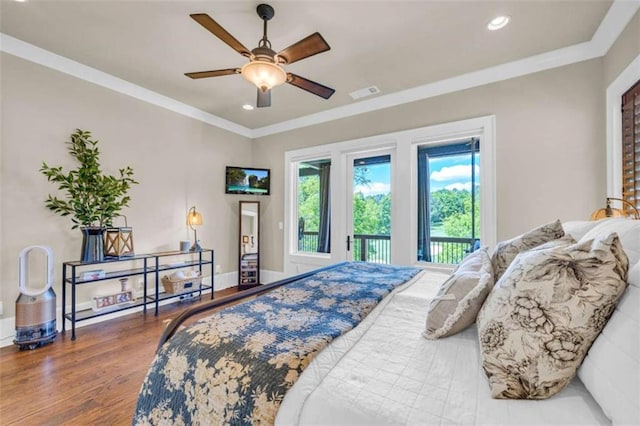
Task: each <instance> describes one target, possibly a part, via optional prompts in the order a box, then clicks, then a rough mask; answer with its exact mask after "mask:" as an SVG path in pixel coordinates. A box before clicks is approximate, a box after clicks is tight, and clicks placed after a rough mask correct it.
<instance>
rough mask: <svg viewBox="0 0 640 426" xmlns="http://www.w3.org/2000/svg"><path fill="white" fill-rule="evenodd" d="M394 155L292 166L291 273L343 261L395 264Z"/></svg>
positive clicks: (345, 156) (328, 158) (337, 156)
mask: <svg viewBox="0 0 640 426" xmlns="http://www.w3.org/2000/svg"><path fill="white" fill-rule="evenodd" d="M393 155H394V151H393V150H390V149H386V148H385V149H376V150H368V151H359V152H358V153H353V152H346V153H345V152H337V153H335V152H334V153H333V154H330V155H318V156H313V157H308V158H304V159H300V160H299V161H296V160H291V161H289V162H288V164H289V179H288V180H287V182H286V184H285V186H286V188H285V192H286V194H288V195H289V197H290V199H289V200H288V201H287V202H286V205H287V206H288V209H289V211H288V215H287V217H288V218H290V219H288V220H287V230H288V231H289V232H288V237H287V241H288V249H287V251H286V253H285V272H286V273H287V274H294V273H300V272H304V271H307V270H310V269H315V268H318V267H320V266H324V265H329V264H332V263H336V262H341V261H345V260H364V261H369V262H377V263H391V262H392V255H391V235H392V226H391V223H392V210H393V209H392V197H391V192H392V191H391V188H392V164H393Z"/></svg>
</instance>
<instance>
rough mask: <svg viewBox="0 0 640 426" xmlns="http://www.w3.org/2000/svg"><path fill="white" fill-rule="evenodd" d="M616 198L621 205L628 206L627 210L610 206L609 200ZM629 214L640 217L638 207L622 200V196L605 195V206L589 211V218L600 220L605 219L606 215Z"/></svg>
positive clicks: (632, 216) (619, 215)
mask: <svg viewBox="0 0 640 426" xmlns="http://www.w3.org/2000/svg"><path fill="white" fill-rule="evenodd" d="M613 200H616V201H620V202H622V204H623V206H627V207H629V209H628V210H623V209H616V208H614V207H611V201H613ZM626 216H629V217H631V218H633V219H640V213H639V212H638V209H637V208H636V207H635V206H634V205H633V204H631V203H630V202H628V201H627V200H623V199H622V198H613V197H607V207H605V208H603V209H598V210H596V211H595V212H593V213H591V220H600V219H606V218H608V217H626Z"/></svg>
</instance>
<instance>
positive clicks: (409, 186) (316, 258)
mask: <svg viewBox="0 0 640 426" xmlns="http://www.w3.org/2000/svg"><path fill="white" fill-rule="evenodd" d="M472 136H476V137H479V138H480V143H481V146H482V158H483V160H482V161H483V163H482V167H481V170H480V185H481V189H480V196H481V201H480V203H481V209H482V213H481V224H480V227H481V228H480V229H481V236H480V238H481V239H482V241H483V245H487V246H489V247H490V248H492V247H493V246H495V244H496V238H497V207H496V192H497V188H496V178H495V176H496V159H495V144H496V132H495V116H494V115H487V116H482V117H477V118H470V119H465V120H459V121H454V122H449V123H442V124H435V125H431V126H427V127H421V128H417V129H410V130H402V131H398V132H393V133H387V134H380V135H375V136H369V137H364V138H360V139H353V140H348V141H344V142H336V143H329V144H324V145H317V146H313V147H308V148H302V149H295V150H291V151H287V152H285V154H284V166H285V174H284V175H285V182H284V183H285V185H284V186H285V194H284V206H283V207H284V215H285V217H284V244H283V254H284V271H285V274H293V273H297V272H302V271H303V270H304V269H303V268H310V267H312V266H314V265H318V266H320V265H322V264H326V262H327V261H331V260H333V261H340V260H342V259H338V257H339V255H340V253H339V252H338V250H335V249H334V247H332V252H333V253H331V255H330V256H324V255H322V254H314V255H311V254H296V253H292V252H291V247H293V246H292V241H293V238H294V236H295V235H297V223H295V224H294V222H296V220H294V218H296V216H295V214H296V211H295V209H296V205H297V187H296V185H294V184H293V182H295V179H296V174H297V168H296V167H293V166H294V164H295V163H296V162H299V161H305V160H314V159H321V158H330V159H331V164H332V176H331V186H332V191H337V190H338V189H337V188H339V187H340V186H341V185H342V186H344V180H345V178H346V168H347V167H346V161H347V160H346V158H347V156H348V155H349V154H353V153H358V152H363V151H372V150H375V149H380V150H383V149H394V150H395V157H392V158H394V159H393V160H392V165H391V167H392V169H394V170H395V171H394V172H393V176H392V194H394V201H393V206H392V223H406V224H408V226H402V227H396V226H393V225H392V226H393V239H394V244H393V246H392V254H391V256H392V263H394V264H398V265H407V266H420V267H429V268H437V267H438V265H437V264H433V263H424V262H417V261H416V256H415V254H416V249H417V161H416V159H417V151H418V146H419V145H422V144H436V143H442V142H446V141H450V140H451V141H453V140H460V139H464V138H468V137H472ZM334 166H335V169H334ZM334 195H335V196H334ZM342 195H344V194H342ZM331 197H332V206H331V234H332V235H331V239H332V241H342V236H343V235H346V231H347V230H346V229H345V226H344V224H343V223H341V221H343V218H344V217H345V215H346V207H345V200H343V199H341V198H340V195H339V194H338V193H332V195H331ZM294 203H295V204H294ZM445 267H446V268H447V269H450V267H451V265H445Z"/></svg>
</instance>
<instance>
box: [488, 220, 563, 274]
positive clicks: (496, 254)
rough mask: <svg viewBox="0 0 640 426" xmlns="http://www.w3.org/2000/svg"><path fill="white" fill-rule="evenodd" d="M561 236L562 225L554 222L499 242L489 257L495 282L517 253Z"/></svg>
mask: <svg viewBox="0 0 640 426" xmlns="http://www.w3.org/2000/svg"><path fill="white" fill-rule="evenodd" d="M563 235H564V230H563V229H562V223H560V221H559V220H556V221H555V222H552V223H549V224H547V225H542V226H539V227H537V228H534V229H532V230H531V231H529V232H526V233H524V234H522V235H519V236H517V237H515V238H512V239H510V240H507V241H501V242H499V243H498V244H497V245H496V248H495V249H494V250H493V254H492V255H491V263H493V276H494V278H495V281H496V282H498V280H499V279H500V277H501V276H502V274H503V273H504V271H506V270H507V268H508V267H509V264H510V263H511V262H512V261H513V259H515V257H516V256H517V255H518V253H521V252H523V251H527V250H529V249H532V248H534V247H537V246H539V245H541V244H544V243H546V242H548V241H552V240H556V239H558V238H560V237H562V236H563Z"/></svg>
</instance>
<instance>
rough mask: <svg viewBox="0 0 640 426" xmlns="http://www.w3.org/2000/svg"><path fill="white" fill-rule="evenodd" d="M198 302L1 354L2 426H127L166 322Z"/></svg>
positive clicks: (229, 291) (121, 319)
mask: <svg viewBox="0 0 640 426" xmlns="http://www.w3.org/2000/svg"><path fill="white" fill-rule="evenodd" d="M235 292H236V289H235V288H233V289H227V290H222V291H220V292H216V293H215V297H216V298H218V297H222V296H227V295H229V294H233V293H235ZM208 300H209V296H208V295H206V296H203V297H202V301H208ZM197 303H201V302H200V301H196V302H191V303H184V302H180V303H173V304H170V305H165V306H161V307H160V312H159V314H158V316H157V317H156V316H154V315H153V309H151V310H147V314H146V315H144V314H143V313H142V312H136V313H133V314H130V315H126V316H123V317H119V318H116V319H112V320H109V321H104V322H101V323H98V324H92V325H88V326H84V327H81V328H76V340H75V341H72V340H71V332H70V331H69V330H67V332H66V333H65V334H64V335H60V334H59V335H58V337H57V338H56V340H55V341H54V342H53V343H52V344H49V345H46V346H42V347H40V348H37V349H35V350H31V351H29V350H25V351H20V350H19V349H18V347H17V346H15V345H12V346H10V347H4V348H0V425H89V424H91V425H129V424H131V418H132V417H133V412H134V409H135V404H136V400H137V397H138V391H139V390H140V386H141V384H142V381H143V380H144V377H145V375H146V373H147V370H148V368H149V365H150V364H151V361H152V360H153V357H154V354H155V350H156V346H157V344H158V339H159V338H160V335H161V334H162V331H163V330H164V327H165V321H166V320H168V319H171V318H175V317H176V316H177V315H178V314H179V313H180V312H182V311H183V310H184V309H186V308H187V307H190V306H194V305H196V304H197ZM67 326H68V324H67ZM57 327H58V329H61V327H62V324H57Z"/></svg>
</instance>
